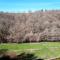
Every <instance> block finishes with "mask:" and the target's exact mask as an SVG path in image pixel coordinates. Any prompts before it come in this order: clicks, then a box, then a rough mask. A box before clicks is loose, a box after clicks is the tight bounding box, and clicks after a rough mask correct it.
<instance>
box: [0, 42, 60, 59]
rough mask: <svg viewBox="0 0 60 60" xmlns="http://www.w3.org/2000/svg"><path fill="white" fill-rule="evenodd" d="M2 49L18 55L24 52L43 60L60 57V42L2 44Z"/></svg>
mask: <svg viewBox="0 0 60 60" xmlns="http://www.w3.org/2000/svg"><path fill="white" fill-rule="evenodd" d="M0 49H8V51H14V52H16V53H17V54H19V53H22V52H26V53H34V54H35V55H36V56H38V57H39V58H43V59H50V58H55V57H60V42H41V43H21V44H17V43H1V44H0Z"/></svg>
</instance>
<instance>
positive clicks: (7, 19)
mask: <svg viewBox="0 0 60 60" xmlns="http://www.w3.org/2000/svg"><path fill="white" fill-rule="evenodd" d="M41 41H60V10H50V11H49V10H48V11H47V10H46V11H43V10H41V11H35V12H29V13H2V12H0V42H1V43H2V42H17V43H18V42H41Z"/></svg>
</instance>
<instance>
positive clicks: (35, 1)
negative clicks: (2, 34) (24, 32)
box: [0, 0, 60, 12]
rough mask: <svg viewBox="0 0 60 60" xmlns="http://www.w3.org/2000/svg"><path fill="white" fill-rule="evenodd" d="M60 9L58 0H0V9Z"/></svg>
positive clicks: (7, 10)
mask: <svg viewBox="0 0 60 60" xmlns="http://www.w3.org/2000/svg"><path fill="white" fill-rule="evenodd" d="M41 9H47V10H52V9H60V0H0V11H5V12H23V11H36V10H41Z"/></svg>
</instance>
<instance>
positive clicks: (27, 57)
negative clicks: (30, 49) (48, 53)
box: [0, 49, 43, 60]
mask: <svg viewBox="0 0 60 60" xmlns="http://www.w3.org/2000/svg"><path fill="white" fill-rule="evenodd" d="M7 51H8V50H5V49H2V50H0V60H43V59H40V58H39V59H38V58H37V57H36V56H35V55H34V54H32V53H25V52H24V53H21V54H19V55H16V54H15V55H14V56H12V54H10V55H9V54H6V52H7ZM12 53H13V52H12Z"/></svg>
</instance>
